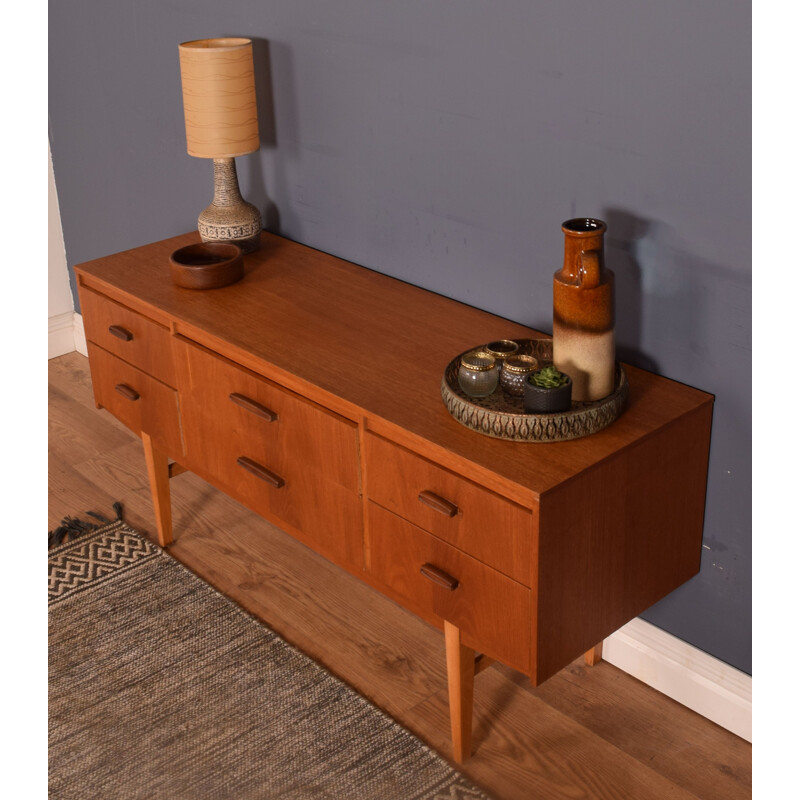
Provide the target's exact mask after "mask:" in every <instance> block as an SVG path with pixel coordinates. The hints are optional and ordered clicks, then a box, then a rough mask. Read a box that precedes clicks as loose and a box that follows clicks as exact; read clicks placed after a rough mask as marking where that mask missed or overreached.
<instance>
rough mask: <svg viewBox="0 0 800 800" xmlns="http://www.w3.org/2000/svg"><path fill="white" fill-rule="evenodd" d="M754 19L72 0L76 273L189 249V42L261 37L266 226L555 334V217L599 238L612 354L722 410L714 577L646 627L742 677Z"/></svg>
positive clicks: (500, 8)
mask: <svg viewBox="0 0 800 800" xmlns="http://www.w3.org/2000/svg"><path fill="white" fill-rule="evenodd" d="M750 13H751V7H750V3H748V2H745V0H706V1H705V2H702V3H698V2H696V0H671V1H670V2H668V3H664V2H658V0H550V1H549V2H545V1H544V0H539V1H538V2H537V0H458V1H456V0H405V1H404V2H388V1H387V2H375V0H338V2H331V0H292V2H278V0H261V1H258V0H227V2H225V3H219V2H215V0H170V2H164V0H137V1H136V2H135V3H133V2H122V1H121V0H120V1H119V2H108V0H60V1H59V2H58V3H51V4H50V9H49V21H50V43H49V47H50V57H49V68H50V111H49V113H50V116H49V122H50V141H51V146H52V153H53V162H54V168H55V176H56V182H57V185H58V192H59V199H60V203H61V212H62V215H63V226H64V238H65V243H66V250H67V256H68V260H69V263H70V265H74V264H76V263H79V262H81V261H84V260H87V259H90V258H95V257H99V256H102V255H106V254H108V253H111V252H116V251H119V250H122V249H125V248H129V247H135V246H137V245H140V244H143V243H145V242H149V241H154V240H157V239H161V238H164V237H167V236H171V235H174V234H176V233H182V232H185V231H188V230H192V229H193V228H194V226H195V224H196V219H197V214H198V213H199V212H200V210H201V209H202V208H203V207H205V205H207V204H208V203H209V202H210V200H211V186H212V177H211V175H212V173H211V164H210V163H209V162H207V161H204V160H200V159H194V158H191V157H190V156H188V155H187V154H186V150H185V136H184V130H183V117H182V106H181V90H180V75H179V69H178V50H177V47H178V43H179V42H181V41H185V40H188V39H195V38H205V37H212V36H231V35H233V36H248V37H250V38H252V39H254V41H255V45H256V67H257V71H258V75H259V103H260V116H261V127H262V136H263V143H262V148H261V150H260V152H259V153H257V154H255V155H252V156H247V157H243V158H240V159H238V162H237V163H238V170H239V176H240V181H241V185H242V191H243V194H244V196H245V197H246V198H247V199H248V200H250V201H251V202H254V203H256V204H257V205H258V206H260V207H261V209H262V212H263V213H265V218H266V224H267V227H268V228H269V229H270V230H273V231H275V232H277V233H280V234H283V235H285V236H288V237H289V238H292V239H295V240H297V241H300V242H303V243H305V244H308V245H311V246H313V247H316V248H319V249H321V250H324V251H327V252H330V253H333V254H335V255H337V256H340V257H343V258H346V259H348V260H351V261H355V262H357V263H359V264H363V265H366V266H369V267H372V268H374V269H377V270H379V271H381V272H384V273H388V274H390V275H395V276H398V277H400V278H402V279H404V280H407V281H409V282H412V283H415V284H418V285H420V286H424V287H426V288H429V289H432V290H434V291H437V292H440V293H442V294H445V295H449V296H451V297H455V298H457V299H459V300H463V301H465V302H467V303H470V304H472V305H475V306H479V307H481V308H484V309H487V310H489V311H492V312H494V313H497V314H500V315H502V316H504V317H507V318H510V319H513V320H515V321H518V322H521V323H524V324H527V325H531V326H534V327H537V328H539V329H542V330H546V331H550V330H552V326H551V313H552V307H551V300H552V293H551V285H552V284H551V280H552V274H553V272H554V271H555V270H556V269H558V268H559V266H560V261H561V256H562V234H561V232H560V223H561V222H562V221H563V220H565V219H567V218H569V217H572V216H575V215H587V216H597V217H600V218H602V219H605V220H606V221H607V222H608V224H609V233H608V236H607V253H606V255H607V262H608V264H609V266H610V267H612V268H613V269H614V270H615V272H616V274H617V281H618V339H619V350H620V355H621V356H622V357H623V358H624V359H625V360H628V361H630V362H632V363H635V364H638V365H640V366H644V367H647V368H650V369H652V370H654V371H657V372H659V373H661V374H663V375H666V376H668V377H670V378H673V379H676V380H679V381H682V382H685V383H688V384H691V385H693V386H697V387H699V388H702V389H705V390H707V391H709V392H712V393H714V394H715V395H716V406H715V412H714V430H713V439H712V447H711V466H710V475H709V489H708V508H707V513H706V526H705V542H704V549H703V558H702V570H701V573H700V574H699V575H698V576H697V577H696V578H694V579H693V580H692V581H690V582H689V583H688V584H686V585H685V586H683V587H682V588H681V589H679V590H678V591H676V592H674V593H673V594H672V595H670V596H669V597H668V598H666V599H665V600H663V601H662V602H661V603H659V604H658V605H657V606H655V607H653V608H652V609H650V610H649V611H648V612H647V613H646V614H645V615H644V616H645V618H646V619H647V620H649V621H650V622H652V623H654V624H656V625H658V626H660V627H662V628H663V629H665V630H667V631H669V632H671V633H673V634H675V635H677V636H679V637H680V638H682V639H684V640H686V641H688V642H690V643H691V644H694V645H696V646H697V647H700V648H702V649H703V650H705V651H707V652H709V653H711V654H712V655H714V656H716V657H718V658H720V659H722V660H724V661H726V662H728V663H730V664H732V665H734V666H736V667H738V668H740V669H742V670H744V671H747V672H749V671H750V663H751V661H750V658H751V656H750V650H751V648H750V640H751V527H750V512H751V502H750V498H751V442H750V417H751V406H750V396H751V389H750V365H751V349H750V332H751V324H750V321H751V311H750V298H751V291H750V279H751V261H750V259H751V239H750V214H751V203H750V191H751V187H750V174H751V173H750V164H751V161H750V151H751V142H750V67H751V64H750Z"/></svg>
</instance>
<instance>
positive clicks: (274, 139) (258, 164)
mask: <svg viewBox="0 0 800 800" xmlns="http://www.w3.org/2000/svg"><path fill="white" fill-rule="evenodd" d="M252 42H253V67H254V70H255V78H256V102H257V103H258V131H259V136H260V138H261V148H262V149H268V150H276V149H277V147H278V136H277V128H276V124H275V99H274V93H273V87H272V64H271V59H270V43H269V41H268V40H267V39H258V38H252ZM247 169H248V176H249V190H248V195H249V196H248V200H249V202H251V203H253V205H255V206H256V208H258V209H259V210H260V211H261V213H262V225H263V226H264V228H265V229H266V230H268V231H272V232H275V233H277V232H278V231H279V230H280V216H279V213H278V207H277V206H276V205H275V203H273V202H272V200H270V198H269V194H268V193H267V187H266V179H265V177H264V169H263V164H262V161H261V158H260V157H259V154H258V153H255V154H253V155H252V156H251V157H249V158H248V159H247Z"/></svg>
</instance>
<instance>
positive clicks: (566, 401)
mask: <svg viewBox="0 0 800 800" xmlns="http://www.w3.org/2000/svg"><path fill="white" fill-rule="evenodd" d="M535 374H536V373H531V374H530V375H528V376H527V378H526V380H525V384H524V386H525V396H524V400H523V403H524V405H525V413H526V414H553V413H557V412H559V411H569V409H570V406H571V405H572V378H569V377H568V380H567V382H566V383H565V384H564V385H563V386H555V387H552V388H551V387H544V386H537V385H536V384H535V383H531V379H532V377H533V375H535Z"/></svg>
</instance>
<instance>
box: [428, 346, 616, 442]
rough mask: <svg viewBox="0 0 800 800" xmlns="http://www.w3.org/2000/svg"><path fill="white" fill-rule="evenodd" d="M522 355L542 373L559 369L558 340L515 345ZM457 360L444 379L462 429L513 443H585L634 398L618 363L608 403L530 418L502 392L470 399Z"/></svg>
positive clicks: (445, 392)
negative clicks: (556, 361) (549, 368)
mask: <svg viewBox="0 0 800 800" xmlns="http://www.w3.org/2000/svg"><path fill="white" fill-rule="evenodd" d="M514 341H515V342H516V343H517V344H518V345H519V346H520V347H519V351H518V352H519V353H520V354H525V355H531V356H534V357H536V358H537V359H538V360H539V365H540V366H541V367H544V366H547V365H548V364H552V363H553V340H552V339H514ZM478 347H480V345H478V346H477V347H474V348H472V349H471V350H465V351H464V353H461V354H459V355H458V356H457V357H456V358H454V359H453V360H452V361H451V362H450V363H449V364H448V365H447V368H446V369H445V371H444V375H443V376H442V400H444V404H445V406H446V407H447V410H448V411H449V412H450V414H452V416H453V417H454V418H455V419H456V420H458V422H460V423H461V424H462V425H464V426H465V427H467V428H470V429H471V430H473V431H477V432H478V433H482V434H484V435H485V436H492V437H494V438H495V439H508V440H509V441H513V442H564V441H567V440H569V439H580V438H581V437H583V436H589V435H591V434H593V433H597V431H600V430H602V429H603V428H606V427H607V426H609V425H610V424H611V423H612V422H613V421H614V420H615V419H616V418H617V417H618V416H619V415H620V413H621V412H622V407H623V406H624V404H625V400H626V399H627V397H628V377H627V375H626V374H625V370H624V369H623V367H622V365H621V364H620V363H617V373H616V388H615V389H614V391H613V392H612V393H611V394H610V395H608V397H604V398H603V399H602V400H595V401H594V402H591V403H573V404H572V408H571V409H570V410H569V411H562V412H558V413H555V414H526V413H525V407H524V405H523V402H522V398H521V397H514V396H512V395H509V394H507V393H506V392H504V391H503V389H502V388H501V387H500V386H498V387H497V389H496V390H495V391H494V393H493V394H491V395H489V397H481V398H476V397H470V396H469V395H467V394H465V393H464V392H463V391H462V389H461V387H460V386H459V385H458V366H459V364H460V362H461V356H462V355H464V354H465V353H469V352H472V350H475V349H477V348H478Z"/></svg>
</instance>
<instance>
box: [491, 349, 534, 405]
mask: <svg viewBox="0 0 800 800" xmlns="http://www.w3.org/2000/svg"><path fill="white" fill-rule="evenodd" d="M538 368H539V362H538V360H537V359H535V358H534V357H533V356H524V355H523V356H508V358H505V359H503V367H502V369H501V370H500V385H501V386H502V387H503V391H505V392H508V394H510V395H512V396H514V397H522V396H523V395H524V394H525V381H526V380H527V379H528V375H530V374H531V372H534V371H535V370H537V369H538Z"/></svg>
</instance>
